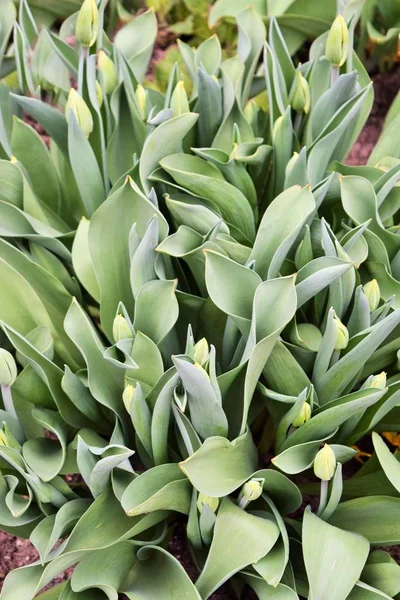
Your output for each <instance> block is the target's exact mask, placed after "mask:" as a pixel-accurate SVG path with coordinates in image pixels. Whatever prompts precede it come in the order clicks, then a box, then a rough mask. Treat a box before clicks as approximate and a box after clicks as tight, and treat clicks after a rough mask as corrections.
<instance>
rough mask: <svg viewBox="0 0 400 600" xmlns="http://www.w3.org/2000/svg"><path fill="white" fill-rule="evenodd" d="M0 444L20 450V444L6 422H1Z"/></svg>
mask: <svg viewBox="0 0 400 600" xmlns="http://www.w3.org/2000/svg"><path fill="white" fill-rule="evenodd" d="M0 446H8V447H9V448H14V449H15V450H18V451H21V444H20V443H19V442H18V441H17V440H16V439H15V437H14V436H13V434H12V433H11V431H10V429H9V427H8V425H7V423H6V422H4V423H3V429H0Z"/></svg>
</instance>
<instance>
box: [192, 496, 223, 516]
mask: <svg viewBox="0 0 400 600" xmlns="http://www.w3.org/2000/svg"><path fill="white" fill-rule="evenodd" d="M205 504H207V506H208V507H209V508H211V510H212V511H213V513H215V512H216V511H217V508H218V505H219V499H218V498H212V497H211V496H207V495H206V494H202V493H200V494H199V497H198V498H197V509H198V511H199V513H200V514H201V513H202V511H203V506H204V505H205Z"/></svg>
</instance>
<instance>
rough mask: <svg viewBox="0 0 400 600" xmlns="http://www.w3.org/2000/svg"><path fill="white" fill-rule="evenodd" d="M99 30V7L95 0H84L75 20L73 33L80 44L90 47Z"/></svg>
mask: <svg viewBox="0 0 400 600" xmlns="http://www.w3.org/2000/svg"><path fill="white" fill-rule="evenodd" d="M98 32H99V9H98V8H97V4H96V0H84V2H83V4H82V6H81V8H80V10H79V13H78V18H77V20H76V27H75V35H76V39H77V40H78V42H79V43H80V44H82V46H86V47H88V48H90V46H93V44H94V43H95V41H96V39H97V34H98Z"/></svg>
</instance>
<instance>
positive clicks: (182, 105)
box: [171, 81, 190, 117]
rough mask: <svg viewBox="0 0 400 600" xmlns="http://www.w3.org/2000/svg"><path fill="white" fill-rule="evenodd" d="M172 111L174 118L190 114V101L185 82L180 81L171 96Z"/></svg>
mask: <svg viewBox="0 0 400 600" xmlns="http://www.w3.org/2000/svg"><path fill="white" fill-rule="evenodd" d="M171 110H172V113H173V115H174V117H178V116H179V115H182V114H183V113H188V112H190V107H189V100H188V97H187V94H186V90H185V85H184V83H183V81H178V83H177V84H176V86H175V89H174V91H173V93H172V96H171Z"/></svg>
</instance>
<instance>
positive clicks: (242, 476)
mask: <svg viewBox="0 0 400 600" xmlns="http://www.w3.org/2000/svg"><path fill="white" fill-rule="evenodd" d="M179 466H180V468H181V469H182V471H183V472H184V473H185V475H186V476H187V477H188V478H189V479H190V482H191V483H192V485H193V486H194V487H195V488H196V489H197V490H198V491H199V492H201V493H202V494H206V495H207V496H212V497H217V498H218V497H223V496H226V495H228V494H230V493H232V492H233V491H234V490H236V489H237V488H238V487H239V486H240V485H241V484H242V483H244V482H245V481H246V480H247V479H249V477H251V475H252V474H253V473H254V471H255V468H256V466H257V452H256V448H255V446H254V442H253V439H252V436H251V433H250V431H247V432H246V433H244V434H243V435H241V436H240V437H238V438H237V439H236V440H233V441H232V442H230V441H229V440H227V439H225V438H222V437H211V438H208V439H206V440H205V442H204V443H203V444H202V446H201V447H200V448H199V449H198V450H197V451H196V452H195V453H194V454H192V456H189V458H187V459H186V460H185V461H183V462H181V463H179Z"/></svg>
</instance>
